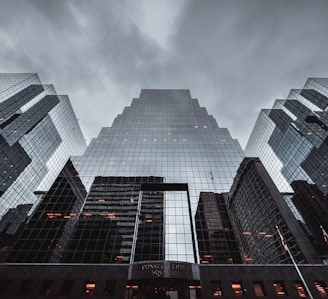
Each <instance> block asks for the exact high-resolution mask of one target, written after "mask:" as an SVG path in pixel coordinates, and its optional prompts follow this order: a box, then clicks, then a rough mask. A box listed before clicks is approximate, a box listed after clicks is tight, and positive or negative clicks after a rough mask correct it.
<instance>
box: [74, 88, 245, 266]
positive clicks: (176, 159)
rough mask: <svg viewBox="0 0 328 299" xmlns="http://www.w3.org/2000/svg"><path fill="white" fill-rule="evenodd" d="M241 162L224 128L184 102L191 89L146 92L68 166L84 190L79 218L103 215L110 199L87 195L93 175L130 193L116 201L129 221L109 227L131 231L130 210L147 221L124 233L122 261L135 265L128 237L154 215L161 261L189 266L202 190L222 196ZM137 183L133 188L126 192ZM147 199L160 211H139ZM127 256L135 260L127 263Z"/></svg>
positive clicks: (119, 220)
mask: <svg viewBox="0 0 328 299" xmlns="http://www.w3.org/2000/svg"><path fill="white" fill-rule="evenodd" d="M243 157H244V153H243V150H242V149H241V147H240V145H239V143H238V141H237V140H235V139H232V138H231V136H230V134H229V132H228V130H227V129H226V128H219V127H218V125H217V123H216V121H215V119H214V118H213V116H211V115H208V113H207V111H206V109H205V108H203V107H200V106H199V103H198V100H197V99H193V98H192V97H191V96H190V92H189V90H153V89H145V90H142V91H141V93H140V97H139V98H136V99H133V101H132V104H131V106H130V107H126V108H125V109H124V111H123V113H122V114H120V115H118V116H117V117H116V119H115V120H114V122H113V124H112V126H111V127H105V128H102V130H101V132H100V134H99V135H98V137H97V138H95V139H93V140H92V141H91V143H90V145H89V146H88V149H87V150H86V152H85V154H84V155H83V156H75V157H72V161H73V163H74V165H75V167H76V169H77V170H78V172H79V174H80V178H81V180H82V182H83V183H84V185H85V187H86V189H87V190H88V191H90V195H89V197H88V199H87V201H86V205H85V207H84V213H85V214H84V215H87V217H89V218H90V217H95V218H97V217H99V215H101V213H104V212H105V211H106V209H108V208H106V206H107V207H108V205H110V202H111V198H113V196H112V195H110V194H109V195H108V194H107V195H108V196H109V197H108V198H105V197H104V196H98V197H95V196H94V195H93V190H94V187H95V184H97V183H96V182H97V179H96V180H95V178H96V177H98V176H102V177H108V179H107V181H108V182H110V181H113V179H112V178H113V177H122V179H121V180H119V181H120V182H117V183H116V184H127V186H129V188H132V189H131V191H129V192H130V194H129V193H128V192H127V191H125V193H124V194H122V196H121V199H120V200H121V205H126V208H125V209H131V213H130V216H129V217H122V216H121V217H117V218H116V220H115V221H117V223H118V224H117V225H118V226H119V225H121V226H122V225H123V226H126V227H127V226H130V225H131V223H133V225H134V222H135V221H136V219H135V215H136V212H137V213H139V214H140V213H141V214H144V215H142V216H141V217H145V218H144V219H143V218H141V219H140V217H139V218H138V219H137V221H138V223H139V227H136V229H135V228H134V227H132V228H131V230H130V231H129V232H128V229H126V230H125V231H126V235H125V237H124V238H125V243H124V246H125V247H127V248H126V249H125V250H123V251H124V253H121V254H117V255H118V256H119V257H121V260H122V261H126V262H131V261H132V260H140V258H141V256H142V254H143V253H140V252H139V255H138V244H137V242H136V240H137V238H136V237H134V236H133V233H137V232H138V233H139V234H140V231H141V230H142V229H144V228H142V225H143V226H145V225H150V223H151V221H153V225H154V222H156V221H159V219H154V217H153V216H155V215H157V216H158V217H159V218H160V221H162V223H163V228H161V230H163V232H164V234H165V238H164V239H163V240H161V242H164V244H165V246H164V247H163V249H162V250H163V254H164V257H165V258H164V259H165V260H176V261H185V262H195V260H197V258H198V257H197V256H196V254H195V242H194V232H193V223H192V217H193V215H194V214H195V212H196V208H197V203H198V199H199V195H200V192H201V191H205V192H206V191H211V192H213V191H214V192H224V191H228V190H229V188H230V185H231V184H232V181H233V177H234V175H235V173H236V170H237V168H238V166H239V164H240V162H241V160H242V158H243ZM124 177H125V183H123V182H124ZM136 177H143V178H144V180H146V181H147V182H152V179H151V178H152V177H153V178H154V180H155V181H153V183H155V182H157V181H156V179H155V178H161V179H160V180H161V181H162V185H161V184H158V186H155V185H153V187H151V186H149V185H148V187H147V186H145V187H143V186H142V185H140V182H139V183H137V181H136ZM146 178H148V179H146ZM104 181H105V179H104ZM157 183H158V182H157ZM131 184H132V185H131ZM138 184H139V185H140V186H139V187H132V186H137V185H138ZM130 185H131V187H130ZM91 186H92V187H91ZM113 186H115V184H114V185H113V183H109V185H108V186H107V188H109V189H108V190H109V193H111V192H114V191H113ZM121 186H122V187H124V185H121ZM90 188H91V189H90ZM117 188H119V187H118V185H117ZM144 188H146V189H144ZM147 188H148V189H147ZM125 190H128V189H125ZM150 194H153V196H155V195H156V196H157V197H156V198H158V199H156V201H158V205H159V206H160V207H161V208H158V211H149V212H143V209H144V206H143V205H145V206H146V205H147V204H146V199H147V196H148V197H149V196H150ZM161 197H163V199H160V198H161ZM99 200H101V201H100V202H99ZM115 200H116V199H115ZM152 200H154V198H153V199H152ZM130 201H133V202H132V203H131V202H130ZM161 201H162V203H161ZM160 209H162V211H159V210H160ZM112 214H115V212H113V213H112ZM128 214H129V213H126V215H128ZM115 215H116V214H115ZM116 216H118V215H116ZM162 218H163V219H162ZM147 220H148V224H146V223H147V222H146V221H147ZM89 221H90V220H89ZM144 231H145V233H146V232H148V231H149V230H144ZM133 240H135V241H133ZM128 248H129V249H128ZM131 254H132V255H134V254H135V257H134V258H133V259H132V260H131V256H130V255H131ZM140 254H141V255H140Z"/></svg>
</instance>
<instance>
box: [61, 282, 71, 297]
mask: <svg viewBox="0 0 328 299" xmlns="http://www.w3.org/2000/svg"><path fill="white" fill-rule="evenodd" d="M73 285H74V280H72V279H65V280H64V282H63V285H62V289H61V292H60V293H61V295H64V296H68V295H70V294H71V292H72V288H73Z"/></svg>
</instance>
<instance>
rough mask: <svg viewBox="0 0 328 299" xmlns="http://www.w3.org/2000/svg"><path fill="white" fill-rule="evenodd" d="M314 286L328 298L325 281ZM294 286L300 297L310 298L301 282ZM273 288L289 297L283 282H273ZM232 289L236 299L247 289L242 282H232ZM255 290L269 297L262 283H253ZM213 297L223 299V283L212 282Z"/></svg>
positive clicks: (258, 295) (322, 295)
mask: <svg viewBox="0 0 328 299" xmlns="http://www.w3.org/2000/svg"><path fill="white" fill-rule="evenodd" d="M314 285H315V287H316V289H317V291H318V293H319V295H320V297H328V287H327V284H326V283H325V282H324V281H314ZM294 286H295V289H296V292H297V294H298V296H299V297H308V296H309V294H308V292H307V290H306V288H305V286H304V284H303V283H302V282H300V281H294ZM272 287H273V289H274V291H275V293H276V294H277V296H289V294H288V292H287V289H286V287H285V285H284V283H283V282H282V281H273V283H272ZM231 288H232V290H233V292H234V294H235V296H236V297H243V296H244V295H245V294H246V289H245V288H244V286H243V285H242V282H241V281H232V282H231ZM253 288H254V292H255V295H256V296H257V297H263V296H266V295H267V292H266V290H265V288H264V286H263V283H262V282H261V281H253ZM211 290H212V297H213V298H216V297H223V296H224V295H225V294H224V291H223V288H222V283H221V281H212V282H211Z"/></svg>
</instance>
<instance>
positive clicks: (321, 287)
mask: <svg viewBox="0 0 328 299" xmlns="http://www.w3.org/2000/svg"><path fill="white" fill-rule="evenodd" d="M314 284H315V286H316V288H317V290H318V292H319V294H320V296H321V297H327V294H328V287H327V285H326V284H325V283H324V282H323V281H315V282H314Z"/></svg>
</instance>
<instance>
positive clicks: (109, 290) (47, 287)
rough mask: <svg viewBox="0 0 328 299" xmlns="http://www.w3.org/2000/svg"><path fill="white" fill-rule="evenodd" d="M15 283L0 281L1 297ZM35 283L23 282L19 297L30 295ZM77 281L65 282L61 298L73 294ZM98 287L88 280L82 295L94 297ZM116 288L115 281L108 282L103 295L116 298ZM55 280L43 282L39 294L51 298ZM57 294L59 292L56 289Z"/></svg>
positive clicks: (19, 288) (20, 286)
mask: <svg viewBox="0 0 328 299" xmlns="http://www.w3.org/2000/svg"><path fill="white" fill-rule="evenodd" d="M13 283H14V282H13V281H12V280H8V279H4V280H1V281H0V296H4V295H6V294H7V293H8V290H9V288H10V286H11V285H12V284H13ZM32 284H33V281H32V280H30V279H25V280H22V281H21V283H20V285H18V288H17V289H16V295H17V296H25V295H28V294H29V292H30V291H31V290H33V289H34V288H33V287H32ZM74 284H75V281H74V280H73V279H67V280H63V282H62V285H61V287H60V289H59V295H61V296H69V295H71V294H72V293H73V292H72V291H73V287H74ZM95 287H96V281H95V280H86V281H85V283H84V285H83V289H82V290H81V294H83V295H86V296H92V295H93V294H94V290H95ZM115 288H116V281H115V280H106V283H105V286H104V288H103V290H102V294H103V295H105V296H114V294H115ZM54 289H55V288H54V280H49V279H47V280H43V281H42V283H41V285H40V287H39V289H38V291H37V294H38V295H41V296H46V297H47V296H50V295H51V294H52V291H54ZM56 292H58V290H57V288H56Z"/></svg>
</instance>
